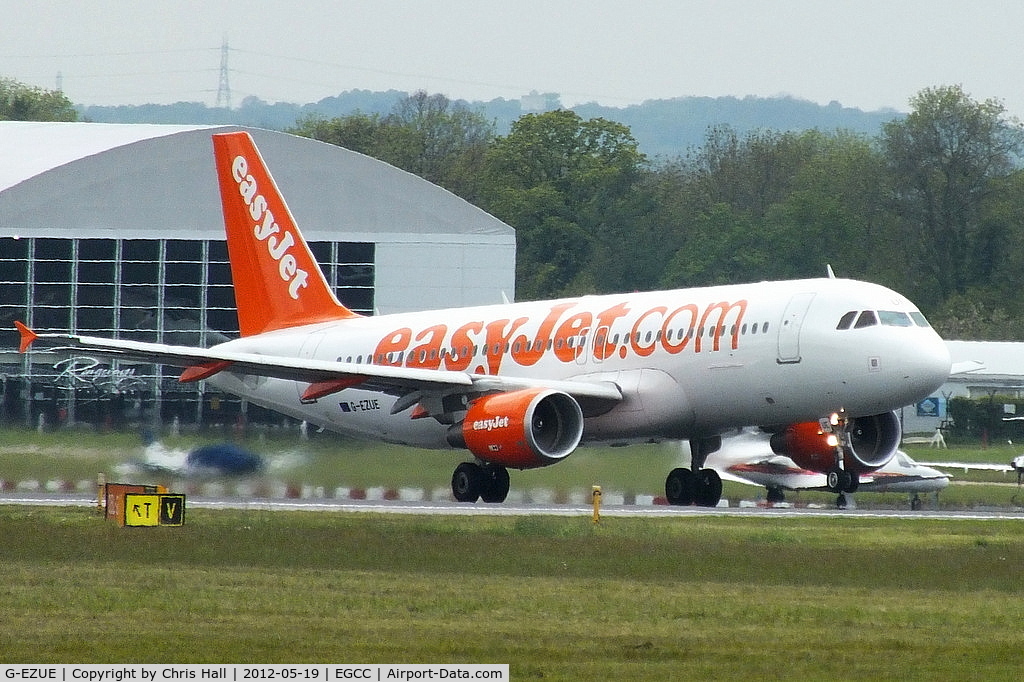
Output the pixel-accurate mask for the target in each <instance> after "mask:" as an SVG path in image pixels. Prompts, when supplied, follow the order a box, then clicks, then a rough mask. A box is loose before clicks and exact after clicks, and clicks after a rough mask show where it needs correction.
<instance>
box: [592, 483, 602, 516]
mask: <svg viewBox="0 0 1024 682" xmlns="http://www.w3.org/2000/svg"><path fill="white" fill-rule="evenodd" d="M590 496H591V498H592V499H593V501H594V523H599V522H600V521H601V486H599V485H595V486H594V487H593V490H592V492H591V493H590Z"/></svg>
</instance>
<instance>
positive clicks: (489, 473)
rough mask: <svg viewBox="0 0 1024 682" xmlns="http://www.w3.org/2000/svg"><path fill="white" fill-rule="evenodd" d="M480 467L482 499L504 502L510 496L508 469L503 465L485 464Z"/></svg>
mask: <svg viewBox="0 0 1024 682" xmlns="http://www.w3.org/2000/svg"><path fill="white" fill-rule="evenodd" d="M479 468H480V473H481V476H480V480H481V482H482V483H483V485H482V487H481V489H480V499H481V500H483V501H484V502H490V503H496V502H504V501H505V498H506V497H508V488H509V477H508V469H506V468H505V467H502V466H485V467H479Z"/></svg>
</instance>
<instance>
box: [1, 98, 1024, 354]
mask: <svg viewBox="0 0 1024 682" xmlns="http://www.w3.org/2000/svg"><path fill="white" fill-rule="evenodd" d="M5 85H6V86H7V90H6V91H5V90H4V86H5ZM10 90H11V88H10V82H9V81H0V119H3V118H13V117H12V116H11V115H10V113H11V110H12V109H11V107H10V106H9V105H7V104H6V102H7V101H9V100H11V101H16V102H20V104H18V108H17V112H16V113H24V112H25V111H26V110H32V107H30V106H28V105H27V104H26V103H25V102H24V101H23V100H24V99H25V92H24V91H20V92H19V93H16V94H19V95H20V99H19V98H18V97H14V98H11V97H10V96H5V94H4V93H5V92H9V91H10ZM31 94H33V93H29V95H31ZM34 94H35V95H37V96H38V98H39V99H41V100H45V101H46V103H47V104H48V106H49V107H50V109H52V111H53V116H54V118H51V119H49V120H68V119H66V118H58V117H59V116H65V115H66V110H65V108H64V107H63V106H60V98H59V97H57V98H54V97H53V96H52V94H50V93H45V92H40V91H35V93H34ZM61 97H62V96H61ZM28 99H32V98H31V96H29V97H28ZM910 105H911V111H910V113H909V114H908V115H907V116H906V117H904V118H899V119H894V120H892V121H890V122H888V123H886V124H884V125H883V127H882V130H881V132H880V133H879V134H877V135H867V134H863V133H854V132H849V131H843V130H835V131H822V130H806V131H801V132H780V131H776V130H768V129H763V130H755V131H750V132H744V133H739V132H737V131H736V130H734V129H732V128H730V127H728V126H718V127H711V128H709V129H708V130H707V132H706V135H705V138H704V141H703V144H701V145H700V146H698V147H695V148H692V149H691V150H690V151H688V152H687V153H685V154H682V155H680V156H678V157H675V158H671V159H659V160H658V161H652V160H650V159H648V158H647V157H646V156H645V155H644V154H643V153H641V152H640V150H639V146H638V144H637V141H636V139H635V138H634V137H633V135H632V133H631V131H630V129H629V128H628V127H627V126H625V125H623V124H621V123H616V122H612V121H609V120H607V119H604V118H600V117H595V118H589V119H584V118H582V117H581V116H579V115H578V114H576V113H574V112H572V111H568V110H555V111H548V112H544V113H537V114H526V115H524V116H521V117H520V118H518V119H517V120H515V121H514V122H513V123H512V126H511V128H510V130H509V132H508V133H507V134H505V135H498V134H497V133H496V132H495V126H494V124H493V122H491V121H489V120H488V119H487V118H486V117H485V116H484V115H482V114H481V113H480V112H479V111H476V110H473V109H470V108H469V107H468V106H466V105H464V104H461V103H453V102H451V101H450V100H448V99H447V98H446V97H444V96H443V95H438V94H433V95H431V94H427V93H425V92H417V93H414V94H412V95H410V96H408V97H406V98H403V99H401V100H399V101H398V102H397V103H396V104H395V105H394V107H393V109H392V110H391V111H390V112H389V113H387V114H381V113H355V114H352V115H348V116H343V117H336V118H325V117H322V116H316V115H312V116H307V117H305V118H302V119H300V120H299V121H298V122H297V123H296V125H295V127H294V128H292V129H291V130H290V131H289V132H292V133H295V134H298V135H303V136H307V137H311V138H314V139H317V140H320V141H323V142H327V143H331V144H336V145H340V146H343V147H345V148H348V149H351V150H353V151H357V152H361V153H364V154H367V155H369V156H372V157H375V158H378V159H380V160H383V161H386V162H388V163H390V164H392V165H395V166H397V167H399V168H402V169H404V170H407V171H409V172H412V173H415V174H417V175H420V176H421V177H423V178H425V179H427V180H429V181H431V182H434V183H435V184H438V185H440V186H442V187H445V188H446V189H448V190H450V191H452V192H453V193H455V194H457V195H459V196H461V197H462V198H464V199H466V200H467V201H470V202H472V203H474V204H476V205H477V206H479V207H480V208H482V209H484V210H485V211H488V212H489V213H491V214H492V215H494V216H496V217H497V218H499V219H501V220H503V221H504V222H506V223H507V224H509V225H510V226H511V227H513V228H514V229H515V230H516V235H517V244H518V249H517V266H516V287H517V297H518V298H519V299H521V300H528V299H538V298H549V297H556V296H567V295H572V296H574V295H580V294H585V293H604V292H613V291H634V290H650V289H657V288H674V287H690V286H701V285H710V284H721V283H735V282H752V281H754V282H756V281H761V280H766V279H780V278H794V277H819V276H822V275H824V274H825V268H826V265H831V266H832V268H833V269H834V270H835V272H836V273H837V274H838V275H839V276H842V277H851V278H857V279H865V280H869V281H873V282H877V283H879V284H884V285H886V286H890V287H892V288H894V289H896V290H897V291H900V292H902V293H904V294H905V295H907V296H908V297H909V298H910V299H911V300H913V301H914V302H916V303H917V304H918V305H920V306H921V307H922V309H923V310H924V312H925V313H926V314H927V315H928V316H929V318H930V319H931V321H932V323H933V325H934V326H935V327H936V328H937V329H938V330H939V332H940V333H941V334H942V335H943V336H944V337H946V338H963V339H984V340H1020V339H1024V322H1022V321H1021V317H1022V313H1024V290H1022V287H1021V286H1020V284H1019V282H1020V277H1019V273H1020V272H1021V268H1022V267H1024V240H1022V237H1024V191H1022V190H1024V169H1022V166H1021V163H1020V161H1021V154H1022V152H1024V125H1022V124H1021V123H1020V121H1018V120H1016V119H1014V118H1012V117H1010V116H1008V115H1007V112H1006V110H1005V108H1004V106H1003V105H1002V104H1001V103H1000V102H999V101H997V100H991V99H990V100H985V101H976V100H974V99H972V98H971V97H970V95H968V94H967V93H966V92H964V91H963V89H962V88H961V87H960V86H955V85H954V86H940V87H934V88H928V89H925V90H922V91H921V92H919V93H918V94H917V95H915V96H914V97H913V98H912V99H911V101H910ZM42 110H43V111H44V113H45V111H46V107H42ZM37 115H38V114H37ZM44 120H46V119H44Z"/></svg>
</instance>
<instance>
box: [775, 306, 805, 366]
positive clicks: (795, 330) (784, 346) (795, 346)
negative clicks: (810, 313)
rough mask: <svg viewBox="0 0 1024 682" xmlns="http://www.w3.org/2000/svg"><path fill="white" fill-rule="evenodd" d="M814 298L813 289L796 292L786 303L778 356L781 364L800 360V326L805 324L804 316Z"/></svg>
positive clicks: (780, 326)
mask: <svg viewBox="0 0 1024 682" xmlns="http://www.w3.org/2000/svg"><path fill="white" fill-rule="evenodd" d="M813 298H814V292H813V291H808V292H804V293H800V294H794V295H793V297H792V298H791V299H789V303H788V304H786V311H785V312H784V313H783V314H782V322H781V324H779V338H778V355H777V357H776V361H777V362H778V363H779V364H793V363H797V362H800V327H801V326H803V323H804V316H805V315H807V309H808V308H809V307H810V305H811V299H813Z"/></svg>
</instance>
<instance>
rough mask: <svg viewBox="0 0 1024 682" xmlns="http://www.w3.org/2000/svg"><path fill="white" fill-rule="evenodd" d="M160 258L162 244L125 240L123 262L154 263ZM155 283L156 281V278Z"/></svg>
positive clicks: (150, 241)
mask: <svg viewBox="0 0 1024 682" xmlns="http://www.w3.org/2000/svg"><path fill="white" fill-rule="evenodd" d="M159 258H160V242H158V241H156V240H153V239H125V240H124V242H123V243H122V247H121V260H124V261H137V262H153V261H156V260H157V259H159ZM153 281H154V282H155V281H156V279H155V278H154V279H153Z"/></svg>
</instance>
